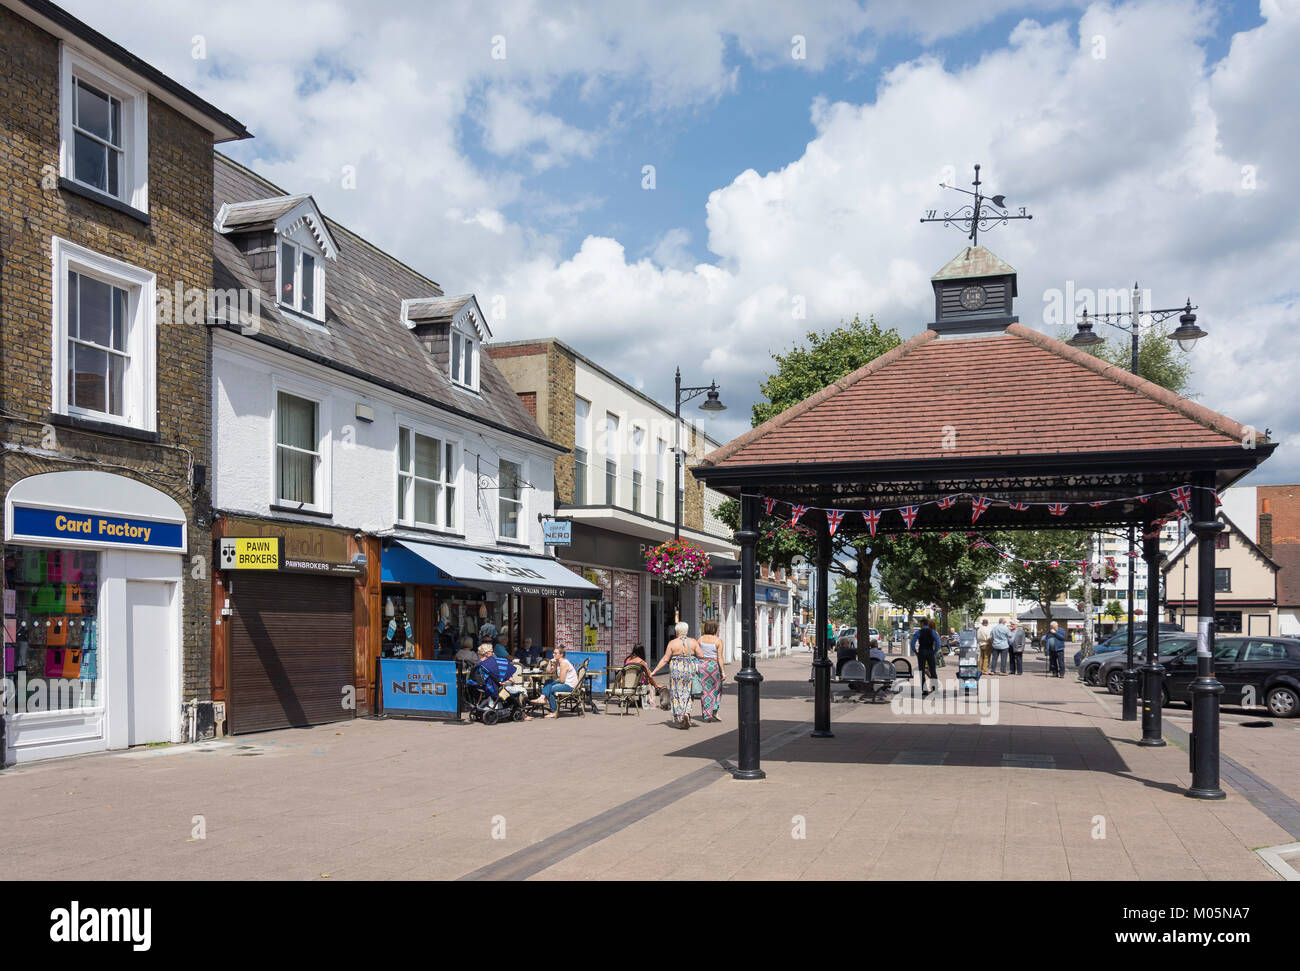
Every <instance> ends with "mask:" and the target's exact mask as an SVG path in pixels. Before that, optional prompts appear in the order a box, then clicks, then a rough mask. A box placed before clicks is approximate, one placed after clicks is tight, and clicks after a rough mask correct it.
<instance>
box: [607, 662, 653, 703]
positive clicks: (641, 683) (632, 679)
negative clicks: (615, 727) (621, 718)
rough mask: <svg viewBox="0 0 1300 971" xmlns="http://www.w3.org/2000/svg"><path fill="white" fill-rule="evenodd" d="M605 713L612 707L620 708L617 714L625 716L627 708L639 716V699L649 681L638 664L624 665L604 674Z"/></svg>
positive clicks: (643, 669)
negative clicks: (605, 686) (633, 710)
mask: <svg viewBox="0 0 1300 971" xmlns="http://www.w3.org/2000/svg"><path fill="white" fill-rule="evenodd" d="M606 683H607V685H608V687H607V688H606V689H605V711H606V712H608V711H609V709H610V708H612V707H613V706H614V705H618V706H619V708H620V711H619V714H620V715H626V714H627V710H628V708H629V707H631V708H634V709H635V710H636V713H637V714H638V715H639V714H641V699H642V696H643V695H644V694H645V690H644V688H645V686H646V685H647V684H649V680H648V679H647V678H646V676H645V668H644V667H643V666H642V665H640V664H626V665H624V666H623V667H621V668H610V669H609V672H608V673H607V674H606Z"/></svg>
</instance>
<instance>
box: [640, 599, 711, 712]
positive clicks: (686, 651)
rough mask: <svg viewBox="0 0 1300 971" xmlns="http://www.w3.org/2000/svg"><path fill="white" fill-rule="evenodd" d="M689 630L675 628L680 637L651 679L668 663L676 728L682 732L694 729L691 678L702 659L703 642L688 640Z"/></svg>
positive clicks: (673, 643)
mask: <svg viewBox="0 0 1300 971" xmlns="http://www.w3.org/2000/svg"><path fill="white" fill-rule="evenodd" d="M690 630H691V628H690V625H688V624H686V623H679V624H677V625H676V626H674V627H673V631H674V632H675V633H676V634H677V636H676V637H674V638H673V639H672V640H671V641H669V642H668V646H667V648H666V649H665V650H664V656H663V657H661V658H660V659H659V663H658V664H656V665H655V667H654V670H653V671H651V672H650V676H651V677H654V676H655V675H656V674H658V673H659V669H660V668H662V667H663V666H664V664H665V663H667V664H668V679H669V680H668V683H669V688H670V694H671V696H672V708H673V727H674V728H680V729H683V730H685V729H688V728H690V727H691V677H692V676H693V675H694V674H695V666H696V664H697V663H698V662H699V661H700V660H701V659H702V658H703V654H702V653H701V652H700V642H699V641H697V640H695V639H694V638H691V637H687V636H686V635H687V634H688V633H690Z"/></svg>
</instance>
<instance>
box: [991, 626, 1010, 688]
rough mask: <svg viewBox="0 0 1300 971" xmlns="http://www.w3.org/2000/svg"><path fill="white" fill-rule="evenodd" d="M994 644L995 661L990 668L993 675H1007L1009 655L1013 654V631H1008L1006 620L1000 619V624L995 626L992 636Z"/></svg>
mask: <svg viewBox="0 0 1300 971" xmlns="http://www.w3.org/2000/svg"><path fill="white" fill-rule="evenodd" d="M990 640H991V641H992V642H993V661H992V664H991V665H990V667H991V668H992V671H991V673H992V674H1006V673H1007V655H1008V654H1010V653H1011V631H1010V630H1008V629H1007V622H1006V620H1005V619H1004V618H1002V617H999V618H998V622H997V623H996V624H994V625H993V633H992V634H991V635H990Z"/></svg>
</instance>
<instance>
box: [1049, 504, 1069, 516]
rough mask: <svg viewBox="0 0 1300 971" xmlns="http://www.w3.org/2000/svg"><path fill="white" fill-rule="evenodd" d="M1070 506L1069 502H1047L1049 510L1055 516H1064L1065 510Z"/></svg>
mask: <svg viewBox="0 0 1300 971" xmlns="http://www.w3.org/2000/svg"><path fill="white" fill-rule="evenodd" d="M1069 508H1070V504H1069V503H1068V502H1049V503H1048V504H1047V511H1048V512H1050V513H1051V514H1052V515H1053V516H1064V515H1065V510H1067V509H1069Z"/></svg>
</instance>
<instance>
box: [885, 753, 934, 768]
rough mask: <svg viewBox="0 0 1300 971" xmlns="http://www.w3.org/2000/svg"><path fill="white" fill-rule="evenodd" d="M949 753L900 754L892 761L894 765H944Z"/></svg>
mask: <svg viewBox="0 0 1300 971" xmlns="http://www.w3.org/2000/svg"><path fill="white" fill-rule="evenodd" d="M947 757H948V753H947V752H899V753H898V754H897V755H895V756H894V758H893V759H892V760H891V763H890V764H892V765H943V760H944V759H946V758H947Z"/></svg>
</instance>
